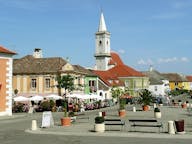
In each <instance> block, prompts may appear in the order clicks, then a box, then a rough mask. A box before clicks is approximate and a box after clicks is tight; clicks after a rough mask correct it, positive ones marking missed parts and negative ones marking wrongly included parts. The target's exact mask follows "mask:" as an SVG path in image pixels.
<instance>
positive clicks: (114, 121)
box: [105, 119, 125, 130]
mask: <svg viewBox="0 0 192 144" xmlns="http://www.w3.org/2000/svg"><path fill="white" fill-rule="evenodd" d="M105 125H108V126H115V125H117V126H118V125H120V126H121V129H120V130H122V129H123V127H124V126H125V121H123V120H122V119H105Z"/></svg>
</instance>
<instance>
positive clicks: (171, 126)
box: [168, 121, 175, 134]
mask: <svg viewBox="0 0 192 144" xmlns="http://www.w3.org/2000/svg"><path fill="white" fill-rule="evenodd" d="M168 133H169V134H175V129H174V125H173V121H168Z"/></svg>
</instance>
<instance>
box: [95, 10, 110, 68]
mask: <svg viewBox="0 0 192 144" xmlns="http://www.w3.org/2000/svg"><path fill="white" fill-rule="evenodd" d="M95 43H96V44H95V60H96V70H102V71H105V70H108V69H109V67H108V64H109V60H110V57H111V55H110V51H111V48H110V33H109V32H108V31H107V27H106V24H105V19H104V16H103V13H101V17H100V22H99V28H98V31H97V32H96V34H95Z"/></svg>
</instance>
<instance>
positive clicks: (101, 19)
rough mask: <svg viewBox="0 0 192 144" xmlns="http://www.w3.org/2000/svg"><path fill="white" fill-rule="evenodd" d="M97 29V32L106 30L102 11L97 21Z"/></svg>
mask: <svg viewBox="0 0 192 144" xmlns="http://www.w3.org/2000/svg"><path fill="white" fill-rule="evenodd" d="M98 31H99V32H102V31H107V27H106V24H105V19H104V15H103V12H101V17H100V22H99V29H98Z"/></svg>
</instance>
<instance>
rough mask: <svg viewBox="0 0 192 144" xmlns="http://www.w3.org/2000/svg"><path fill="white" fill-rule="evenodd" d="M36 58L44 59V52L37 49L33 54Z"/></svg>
mask: <svg viewBox="0 0 192 144" xmlns="http://www.w3.org/2000/svg"><path fill="white" fill-rule="evenodd" d="M33 57H34V58H43V54H42V50H41V49H40V48H35V49H34V52H33Z"/></svg>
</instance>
